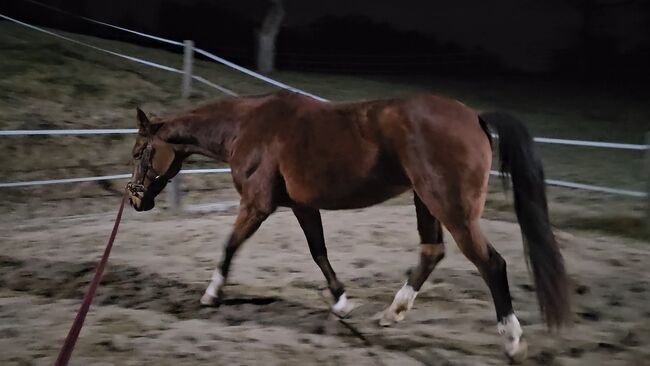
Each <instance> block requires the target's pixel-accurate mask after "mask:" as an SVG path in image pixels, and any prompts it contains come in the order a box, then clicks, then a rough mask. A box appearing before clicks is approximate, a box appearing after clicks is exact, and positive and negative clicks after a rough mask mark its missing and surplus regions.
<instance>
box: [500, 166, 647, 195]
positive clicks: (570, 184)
mask: <svg viewBox="0 0 650 366" xmlns="http://www.w3.org/2000/svg"><path fill="white" fill-rule="evenodd" d="M490 175H497V176H500V175H501V173H500V172H497V171H495V170H490ZM544 182H545V183H546V184H548V185H549V186H557V187H566V188H575V189H583V190H586V191H594V192H603V193H611V194H617V195H622V196H630V197H641V198H643V197H648V194H647V193H645V192H639V191H630V190H626V189H616V188H609V187H601V186H595V185H591V184H582V183H574V182H567V181H563V180H557V179H546V180H544Z"/></svg>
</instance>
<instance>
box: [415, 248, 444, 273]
mask: <svg viewBox="0 0 650 366" xmlns="http://www.w3.org/2000/svg"><path fill="white" fill-rule="evenodd" d="M444 257H445V245H444V244H442V243H440V244H420V258H421V261H422V263H424V264H425V265H426V266H427V267H434V266H435V265H436V264H437V263H438V262H440V261H441V260H442V259H443V258H444Z"/></svg>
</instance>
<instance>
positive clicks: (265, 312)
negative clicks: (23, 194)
mask: <svg viewBox="0 0 650 366" xmlns="http://www.w3.org/2000/svg"><path fill="white" fill-rule="evenodd" d="M113 216H114V212H107V213H106V214H94V215H89V216H67V217H56V214H52V215H50V216H48V217H44V216H41V217H40V218H32V219H27V220H24V221H20V220H12V219H11V217H5V218H3V220H2V223H0V243H1V244H0V350H1V351H0V365H50V364H52V362H53V360H54V358H55V357H56V353H57V352H58V349H59V348H60V346H61V344H62V341H63V338H64V337H65V335H66V333H67V331H68V328H69V326H70V324H71V322H72V319H73V318H74V314H75V312H76V310H77V307H78V305H79V303H80V299H81V298H82V296H83V292H84V291H85V289H86V285H87V283H88V281H89V279H90V277H91V276H92V271H93V269H94V267H95V263H96V261H97V260H98V257H99V255H100V253H101V252H102V250H103V246H104V243H105V240H106V239H107V237H108V234H109V232H110V229H111V226H112V222H113ZM233 221H234V216H233V215H232V214H183V215H172V214H169V213H161V212H156V211H154V212H151V213H145V214H137V213H135V212H133V211H132V210H130V209H129V210H127V211H126V212H125V217H124V221H123V224H122V227H121V230H120V233H119V234H118V238H117V242H116V244H115V248H114V251H113V254H112V257H111V260H110V262H109V267H108V271H107V273H106V275H105V278H104V280H103V282H102V284H101V286H100V288H99V291H98V294H97V298H96V299H95V302H94V304H93V307H92V308H91V311H90V313H89V314H88V318H87V320H86V325H85V327H84V330H83V331H82V333H81V337H80V340H79V342H78V344H77V348H76V350H75V352H74V354H73V359H72V363H71V364H73V365H260V364H264V365H311V364H319V365H321V364H322V365H420V364H426V365H502V364H505V363H506V359H505V357H504V356H503V355H502V353H501V339H500V338H499V337H498V335H497V334H496V324H495V319H494V318H495V316H494V310H493V305H492V301H491V299H490V296H489V293H488V292H487V287H486V286H485V284H484V283H483V281H482V279H481V278H480V276H479V275H478V272H477V271H476V269H475V268H474V267H473V265H472V264H471V263H469V262H468V261H467V260H466V259H465V258H464V257H463V256H462V254H460V252H459V251H458V248H457V247H456V245H455V244H454V243H453V240H452V239H451V237H450V236H449V235H446V242H447V257H446V258H445V259H444V260H443V261H442V262H441V264H440V265H439V266H438V268H437V269H436V270H435V271H434V273H433V275H432V276H431V278H430V279H429V281H428V282H427V283H426V284H425V285H424V286H423V288H422V291H421V292H420V294H419V296H418V298H417V300H416V302H415V306H414V309H413V310H412V311H411V312H410V313H409V314H408V315H407V318H406V319H405V320H404V321H403V322H401V323H399V324H398V325H397V326H395V327H392V328H381V327H379V326H378V324H377V316H378V314H379V312H381V310H382V309H383V308H384V307H386V306H387V305H388V304H389V302H390V301H391V300H392V297H393V295H394V293H395V291H397V289H399V287H400V286H401V285H402V283H403V282H404V280H405V278H406V277H405V276H406V275H405V273H406V271H407V270H408V269H409V268H410V267H412V266H414V265H415V264H416V261H417V257H418V253H417V249H418V244H417V243H418V236H417V232H416V230H415V227H416V226H415V213H414V209H413V207H412V206H376V207H371V208H368V209H363V210H357V211H345V212H324V213H323V222H324V226H325V235H326V239H327V241H328V249H329V254H330V260H331V262H332V265H333V267H334V269H335V270H336V272H337V274H338V276H339V279H340V280H341V281H343V283H344V284H345V285H346V286H347V293H348V296H349V297H351V298H353V299H354V300H355V301H356V302H358V303H359V304H360V306H359V307H358V308H357V309H356V311H355V312H353V313H352V315H351V316H350V317H349V318H348V319H346V320H345V321H344V322H341V321H339V320H337V319H336V318H334V317H333V316H331V315H330V314H329V312H328V309H329V304H328V303H327V300H326V298H325V297H323V296H322V294H321V292H322V291H321V290H322V289H324V288H325V281H324V279H323V276H322V274H321V273H320V271H319V270H318V267H317V266H316V265H315V264H314V263H313V262H312V260H311V257H310V255H309V251H308V248H307V244H306V242H305V239H304V237H303V235H302V232H301V231H300V228H299V226H298V224H297V222H296V220H295V218H294V217H293V216H292V214H291V212H288V211H280V212H277V213H276V214H274V215H273V216H272V217H271V218H270V219H269V220H268V221H267V222H265V223H264V225H263V226H262V228H261V229H260V230H259V231H258V232H257V234H256V235H255V236H254V237H253V238H252V239H251V240H250V241H248V242H247V243H246V244H245V245H244V246H243V248H242V250H241V251H240V253H239V254H238V256H237V258H236V259H235V262H234V265H233V270H232V275H231V278H230V283H229V285H228V286H227V287H226V289H225V291H226V295H227V297H228V300H227V301H226V303H225V304H224V305H222V306H221V307H219V308H203V307H201V306H200V305H199V298H200V296H201V294H202V293H203V290H204V289H205V287H206V286H207V283H208V279H209V278H210V274H211V272H212V270H213V269H214V268H215V266H216V264H217V262H218V260H219V258H220V256H221V248H222V245H223V242H224V241H225V239H226V237H227V235H228V233H229V231H230V226H231V224H232V222H233ZM483 227H484V230H485V231H486V233H487V235H488V237H489V238H490V239H491V241H492V242H493V243H494V245H495V247H496V248H497V250H499V251H500V253H501V254H502V255H503V257H504V258H505V259H506V261H507V263H508V276H509V280H510V286H511V291H512V295H513V298H514V306H515V309H516V311H517V315H518V317H519V319H520V321H521V323H522V325H523V329H524V334H525V336H526V338H527V340H528V342H529V345H530V349H529V356H530V357H529V360H528V361H527V362H526V363H525V364H528V365H539V364H541V365H605V364H606V365H650V295H649V292H648V291H650V286H649V284H650V269H649V266H650V251H649V250H648V249H647V247H646V245H647V244H643V243H641V242H633V241H631V240H627V239H618V238H613V237H603V236H597V235H593V234H584V235H583V234H580V235H576V234H567V233H558V237H559V240H560V242H561V244H562V247H563V252H564V254H565V257H566V262H567V267H568V270H569V272H570V275H571V278H572V279H573V282H574V284H573V291H574V293H575V297H574V313H575V316H574V318H575V325H574V327H573V328H572V329H569V330H565V331H563V332H561V333H559V334H550V333H548V332H547V331H546V330H545V328H544V326H543V325H542V324H541V323H540V317H539V313H538V310H537V303H536V300H535V294H534V292H533V289H532V287H531V283H532V282H531V280H530V278H529V276H528V274H527V270H526V265H525V262H524V258H523V250H522V245H521V238H520V234H519V227H518V226H517V225H516V224H513V223H507V222H500V221H484V222H483Z"/></svg>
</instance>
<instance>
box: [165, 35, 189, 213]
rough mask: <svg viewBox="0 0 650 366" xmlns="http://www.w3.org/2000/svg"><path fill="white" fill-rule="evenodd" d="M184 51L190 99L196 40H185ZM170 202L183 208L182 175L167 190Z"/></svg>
mask: <svg viewBox="0 0 650 366" xmlns="http://www.w3.org/2000/svg"><path fill="white" fill-rule="evenodd" d="M183 43H184V46H185V47H184V52H183V82H182V84H181V98H183V99H188V98H189V97H190V94H191V93H192V62H193V59H194V42H193V41H190V40H185V42H183ZM167 192H168V193H167V194H168V199H169V204H170V206H171V208H172V210H174V211H180V210H181V209H182V192H181V175H180V174H178V175H177V176H176V177H174V179H172V181H171V183H170V184H169V188H168V190H167Z"/></svg>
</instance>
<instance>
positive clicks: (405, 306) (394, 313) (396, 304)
mask: <svg viewBox="0 0 650 366" xmlns="http://www.w3.org/2000/svg"><path fill="white" fill-rule="evenodd" d="M417 296H418V292H417V291H415V289H414V288H413V287H412V286H410V285H409V284H408V283H405V284H404V286H402V288H401V289H399V291H397V293H396V294H395V298H394V299H393V302H392V303H391V304H390V306H389V307H388V309H386V310H385V311H384V314H383V316H382V318H381V320H380V321H379V323H380V324H381V325H383V326H388V325H391V324H392V323H395V322H399V321H401V320H403V319H404V316H405V314H406V312H407V311H408V310H411V308H412V307H413V302H414V301H415V298H416V297H417Z"/></svg>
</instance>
